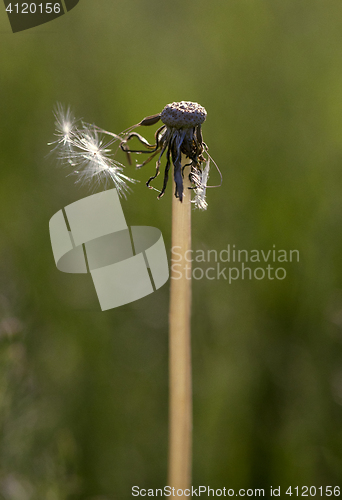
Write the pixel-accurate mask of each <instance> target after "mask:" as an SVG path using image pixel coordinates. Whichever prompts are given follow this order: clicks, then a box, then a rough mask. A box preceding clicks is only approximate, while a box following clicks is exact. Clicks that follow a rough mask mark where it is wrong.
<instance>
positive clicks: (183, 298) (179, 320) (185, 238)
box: [168, 156, 192, 498]
mask: <svg viewBox="0 0 342 500" xmlns="http://www.w3.org/2000/svg"><path fill="white" fill-rule="evenodd" d="M185 163H186V158H185V157H184V156H182V165H185ZM183 183H184V197H183V201H182V203H181V202H180V201H179V199H178V198H176V197H175V196H172V248H171V263H172V264H173V265H172V266H171V289H170V312H169V463H168V485H169V486H171V487H174V488H177V489H183V491H184V490H185V489H186V488H189V487H190V484H191V461H192V383H191V262H189V261H187V260H186V256H187V257H188V259H189V252H188V250H191V191H190V190H189V189H188V188H189V187H190V181H189V167H185V169H184V179H183ZM173 189H174V190H175V183H174V182H173ZM186 252H188V253H186ZM179 255H181V258H180V257H179ZM174 264H176V265H174ZM173 268H175V269H173ZM178 498H183V497H178ZM184 498H186V497H185V496H184Z"/></svg>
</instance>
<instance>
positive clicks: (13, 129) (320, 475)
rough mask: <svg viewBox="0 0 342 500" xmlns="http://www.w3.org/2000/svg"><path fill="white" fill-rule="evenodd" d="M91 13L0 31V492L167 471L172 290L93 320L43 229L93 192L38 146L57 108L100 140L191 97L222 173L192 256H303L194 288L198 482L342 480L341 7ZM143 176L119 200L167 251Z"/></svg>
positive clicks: (184, 7) (114, 492)
mask: <svg viewBox="0 0 342 500" xmlns="http://www.w3.org/2000/svg"><path fill="white" fill-rule="evenodd" d="M99 5H100V7H98V8H96V9H95V8H94V3H93V2H90V0H82V2H80V4H79V5H78V6H77V7H76V8H75V9H73V10H72V11H71V12H70V13H69V14H68V15H66V16H63V17H62V18H60V19H58V20H56V21H55V22H53V23H51V25H46V26H45V27H44V29H43V27H38V28H36V30H35V31H33V30H31V31H28V32H26V33H24V32H23V33H18V34H16V35H12V34H7V33H6V34H4V33H3V32H2V33H1V34H0V36H1V37H2V43H1V48H0V57H1V68H2V69H1V75H0V88H1V95H2V96H4V97H3V100H2V110H1V124H0V127H1V131H0V147H1V158H0V169H1V183H0V206H1V210H0V276H1V280H0V294H1V297H2V299H1V300H2V302H1V303H2V304H5V306H2V312H1V320H0V323H1V325H2V330H1V332H2V333H1V339H0V341H1V345H0V350H1V353H0V356H1V364H0V366H1V368H0V404H1V415H2V416H1V446H0V461H1V467H0V494H1V495H2V497H3V498H4V499H5V500H7V499H11V500H12V499H13V500H17V499H18V500H26V499H31V498H32V499H34V500H36V499H38V500H39V499H40V498H41V499H44V500H45V499H48V500H54V499H55V498H58V499H59V500H60V499H62V498H65V499H82V500H83V499H85V498H94V497H96V496H101V495H103V496H104V497H105V498H106V497H108V498H110V499H111V498H130V496H131V487H132V485H133V484H139V485H140V486H141V487H150V488H152V487H161V486H162V485H163V484H164V483H165V481H166V469H165V463H166V454H167V391H168V388H167V302H168V286H165V287H163V288H162V289H161V290H159V291H158V292H156V293H154V294H153V295H151V296H149V297H146V298H144V299H142V300H141V301H138V302H136V303H133V304H131V305H127V306H124V307H122V308H118V309H115V310H112V311H107V312H106V313H101V312H99V309H98V304H97V303H96V300H95V297H94V294H93V290H92V288H91V286H90V284H89V282H87V281H86V280H84V279H82V278H83V277H81V276H76V275H74V276H68V275H65V274H62V273H59V272H58V271H57V270H56V269H55V266H54V262H53V257H52V254H51V248H50V242H49V235H48V221H49V219H50V217H51V216H52V215H53V214H54V213H55V212H56V211H57V210H59V209H60V208H61V207H63V206H65V205H66V204H68V203H71V202H72V201H75V200H77V199H79V198H81V197H83V196H86V195H87V194H88V191H87V189H85V188H79V187H77V186H74V185H73V182H72V179H71V178H67V177H65V171H64V170H63V169H58V168H55V164H54V161H53V159H51V158H46V154H47V153H48V147H47V146H45V145H46V143H47V142H48V141H49V140H51V137H52V134H53V128H54V127H53V116H52V108H53V106H54V104H55V102H56V101H61V102H63V103H65V104H71V105H72V106H73V107H74V110H75V114H76V115H77V116H83V117H84V118H85V119H86V120H87V121H90V122H92V121H94V122H95V123H98V124H99V125H101V126H102V127H104V128H105V129H108V130H113V131H114V132H119V131H121V130H123V129H124V128H125V127H127V126H129V125H130V124H131V123H136V122H137V121H139V120H140V119H142V118H143V117H144V116H146V115H148V114H151V113H153V112H158V111H160V110H161V109H162V108H163V107H164V105H165V104H167V103H169V102H172V101H178V100H183V99H184V100H187V99H189V100H192V101H197V102H200V103H201V104H203V105H204V106H205V107H206V109H207V111H208V119H207V121H206V123H205V125H204V127H203V134H204V138H205V141H206V143H207V144H208V145H209V146H210V154H211V155H212V156H213V157H214V158H215V160H216V162H217V163H218V164H219V166H220V168H221V170H222V172H223V176H224V183H223V186H222V188H220V189H212V190H208V203H209V208H208V211H207V213H203V214H202V213H199V212H196V211H194V213H193V246H194V249H196V248H202V247H204V248H213V249H216V250H221V249H223V248H226V246H227V244H228V243H230V244H231V245H232V244H236V245H237V247H239V248H246V249H253V248H256V249H264V250H267V249H268V248H271V247H272V245H273V244H276V246H277V248H286V249H289V248H298V249H299V251H300V263H299V264H298V265H291V266H288V267H287V271H288V277H287V278H286V280H284V281H283V282H277V283H274V282H268V281H262V282H255V281H253V282H248V281H245V282H242V281H239V282H236V283H234V284H232V285H228V283H227V282H225V281H213V282H208V281H204V280H202V281H198V282H197V283H194V287H193V295H194V297H193V301H194V306H193V326H192V329H193V332H194V335H193V370H194V479H193V483H194V484H210V485H212V487H221V486H222V485H226V486H227V487H228V486H229V487H235V488H237V487H243V488H248V487H265V488H268V487H269V486H270V485H271V484H272V485H274V484H281V485H288V484H290V483H291V484H294V483H296V484H298V485H302V484H305V483H306V484H316V485H317V486H319V485H326V484H339V483H341V470H342V467H341V465H342V463H341V461H342V456H341V449H342V446H341V444H342V442H341V441H342V434H341V429H340V427H341V426H340V422H341V417H342V411H341V386H342V384H341V354H342V353H341V338H342V337H341V326H342V322H341V318H340V316H341V310H342V300H341V289H342V272H341V269H342V267H341V255H342V238H341V236H340V235H341V220H342V215H341V214H342V201H341V195H340V192H341V186H342V174H341V160H342V134H341V132H342V119H341V116H342V90H341V89H342V85H341V83H342V39H341V37H342V34H341V29H340V18H341V14H342V12H341V11H342V5H341V3H340V2H339V1H337V0H333V1H331V2H329V3H322V2H320V1H318V0H310V1H309V0H304V1H302V2H297V1H296V0H286V1H283V2H282V3H280V2H276V1H273V0H268V1H262V0H258V1H254V2H253V3H251V2H247V1H241V0H239V1H237V0H234V1H233V0H232V1H228V2H226V1H225V2H223V1H219V0H215V1H213V2H211V4H210V8H209V7H208V4H207V2H204V0H200V1H197V2H195V1H194V0H190V1H188V2H186V3H185V4H184V2H180V1H173V2H171V3H168V4H165V5H164V4H160V2H157V1H156V0H150V1H148V2H147V1H145V0H144V1H138V0H132V1H131V2H130V3H129V5H125V6H124V5H123V4H122V3H120V2H109V1H104V0H103V1H102V2H99ZM1 16H4V12H2V13H1ZM6 22H7V19H5V20H4V18H3V17H1V18H0V26H5V24H6ZM128 168H129V167H128ZM150 168H151V169H152V171H153V170H154V166H153V165H152V166H151V167H150ZM128 175H130V174H128ZM150 175H151V170H150V169H149V167H148V166H146V168H145V169H142V170H141V171H140V172H139V173H138V176H139V178H140V179H141V181H142V182H141V184H140V185H139V186H136V187H134V194H133V195H131V196H130V198H129V199H128V200H127V201H126V202H124V203H123V209H124V212H125V215H126V218H127V222H128V223H129V224H134V225H139V224H145V225H146V224H147V225H151V226H156V227H158V228H160V229H161V230H162V232H163V235H164V237H165V240H166V242H167V244H168V246H170V227H169V220H170V190H168V192H167V193H166V196H165V198H163V199H162V200H160V201H157V200H156V198H155V194H154V193H153V192H151V191H149V190H147V189H146V188H145V186H144V184H143V182H144V180H147V179H148V177H149V176H150ZM215 175H216V174H215V173H214V172H212V173H211V180H212V181H213V183H216V182H215ZM10 318H14V323H10V324H12V325H20V328H19V330H18V331H15V333H13V334H11V333H8V328H9V327H8V326H6V325H8V321H9V320H10ZM11 321H12V320H11ZM3 322H5V323H3ZM4 325H5V327H4ZM11 328H13V326H12V327H11ZM16 328H18V326H16V327H15V329H16ZM23 491H24V492H23Z"/></svg>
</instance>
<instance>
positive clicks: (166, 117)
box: [160, 101, 207, 129]
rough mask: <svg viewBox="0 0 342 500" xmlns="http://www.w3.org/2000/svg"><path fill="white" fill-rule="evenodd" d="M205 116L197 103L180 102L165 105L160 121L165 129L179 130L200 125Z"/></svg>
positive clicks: (201, 107) (205, 113)
mask: <svg viewBox="0 0 342 500" xmlns="http://www.w3.org/2000/svg"><path fill="white" fill-rule="evenodd" d="M206 116H207V112H206V110H205V109H204V108H203V106H200V104H198V103H197V102H190V101H181V102H173V103H171V104H167V105H166V106H165V108H164V109H163V111H162V112H161V114H160V119H161V121H162V122H163V123H164V124H165V125H166V126H167V127H170V128H176V129H180V128H190V127H195V126H196V125H201V124H202V123H203V122H204V121H205V119H206Z"/></svg>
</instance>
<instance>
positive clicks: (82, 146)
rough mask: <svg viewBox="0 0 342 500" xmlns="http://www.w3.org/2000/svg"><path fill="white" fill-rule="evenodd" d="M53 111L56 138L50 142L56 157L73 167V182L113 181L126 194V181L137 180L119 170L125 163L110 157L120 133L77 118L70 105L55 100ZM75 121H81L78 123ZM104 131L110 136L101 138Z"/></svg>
mask: <svg viewBox="0 0 342 500" xmlns="http://www.w3.org/2000/svg"><path fill="white" fill-rule="evenodd" d="M54 114H55V118H56V121H55V126H56V131H55V135H56V137H57V139H56V140H55V141H53V142H51V143H50V145H52V144H55V148H54V149H57V150H58V158H59V159H60V160H61V161H62V163H66V164H67V165H69V166H71V167H72V168H73V171H72V174H74V175H76V176H77V181H76V182H82V183H85V182H88V183H90V182H93V183H95V184H104V185H107V184H108V182H109V181H112V182H113V183H114V185H115V187H116V189H117V191H118V194H119V195H122V196H126V192H127V191H129V190H130V188H129V186H128V185H127V182H131V183H134V182H137V181H136V180H134V179H131V178H130V177H128V176H126V175H124V174H123V173H122V172H123V169H124V166H123V165H122V164H121V163H120V162H118V161H117V160H115V159H114V158H113V154H112V153H111V149H110V146H112V144H113V143H115V142H118V141H122V137H121V136H118V135H116V134H112V133H111V132H107V131H105V130H102V129H99V128H98V127H96V126H95V125H89V124H88V123H84V122H82V121H80V120H76V119H75V118H74V116H73V115H72V113H71V111H70V108H67V109H66V110H64V108H63V106H61V105H60V104H57V106H56V109H55V111H54ZM77 122H80V126H79V127H78V126H77ZM105 135H110V136H111V137H112V138H111V139H110V140H109V141H107V142H104V136H105Z"/></svg>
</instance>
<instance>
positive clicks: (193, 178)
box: [121, 101, 216, 210]
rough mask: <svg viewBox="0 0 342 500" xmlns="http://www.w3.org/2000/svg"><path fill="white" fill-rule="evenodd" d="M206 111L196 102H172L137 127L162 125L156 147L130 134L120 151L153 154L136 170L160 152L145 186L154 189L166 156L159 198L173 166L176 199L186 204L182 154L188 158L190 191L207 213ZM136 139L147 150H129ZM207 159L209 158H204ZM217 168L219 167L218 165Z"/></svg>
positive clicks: (208, 163) (208, 165)
mask: <svg viewBox="0 0 342 500" xmlns="http://www.w3.org/2000/svg"><path fill="white" fill-rule="evenodd" d="M206 116H207V112H206V110H205V108H204V107H203V106H200V105H199V104H198V103H196V102H189V101H181V102H173V103H171V104H168V105H167V106H165V108H164V109H163V111H162V112H161V113H160V114H157V115H153V116H150V117H147V118H145V119H144V120H142V121H141V122H140V123H139V124H138V125H153V124H155V123H157V122H158V121H159V120H161V121H162V123H163V125H162V126H161V127H160V128H159V129H158V130H157V131H156V133H155V144H149V143H148V141H147V140H146V139H145V138H144V137H142V136H141V135H140V134H138V133H136V132H130V133H128V134H127V136H126V137H125V139H124V140H123V141H122V143H121V148H122V149H123V151H125V152H126V153H128V154H130V153H150V156H149V158H147V160H145V161H144V162H143V163H141V164H140V165H137V168H141V167H142V166H144V165H146V164H147V163H148V162H149V161H151V159H152V158H153V157H155V156H156V155H157V154H158V153H159V156H158V159H157V162H156V173H155V175H153V176H152V177H150V178H149V180H148V181H147V183H146V185H147V186H148V187H149V188H152V189H154V188H153V187H152V186H151V185H150V184H151V182H152V181H153V180H154V179H155V178H156V177H157V176H158V175H159V173H160V165H161V160H162V157H163V155H164V153H165V155H166V166H165V172H164V182H163V186H162V189H161V191H160V193H159V195H158V198H161V197H162V196H163V195H164V193H165V190H166V186H167V183H168V178H169V170H170V167H171V163H172V164H173V167H174V170H173V176H174V181H175V196H176V198H179V200H180V201H183V195H184V186H183V177H184V166H182V162H181V158H182V155H184V157H186V158H187V160H188V163H186V165H188V166H189V167H190V172H189V178H190V183H191V185H190V186H189V188H190V189H194V190H195V199H194V203H195V205H196V206H197V207H198V208H200V209H202V210H205V209H206V208H207V202H206V200H205V196H206V188H207V187H208V186H207V185H206V182H207V179H208V175H209V168H210V160H211V157H210V155H209V154H208V146H207V145H206V144H205V142H203V138H202V129H201V126H202V123H203V122H204V121H205V119H206ZM134 137H135V138H137V139H138V140H139V141H140V142H141V143H142V144H143V145H144V146H145V148H146V149H145V150H139V149H138V150H134V149H130V148H129V147H128V141H130V140H131V139H132V138H134ZM205 156H206V157H205ZM215 165H216V164H215Z"/></svg>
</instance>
